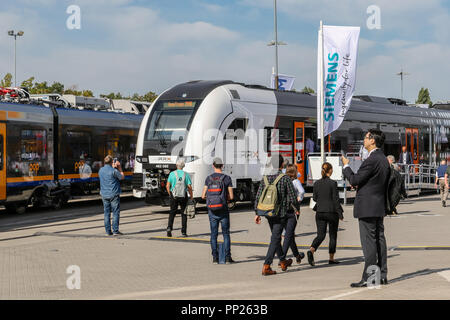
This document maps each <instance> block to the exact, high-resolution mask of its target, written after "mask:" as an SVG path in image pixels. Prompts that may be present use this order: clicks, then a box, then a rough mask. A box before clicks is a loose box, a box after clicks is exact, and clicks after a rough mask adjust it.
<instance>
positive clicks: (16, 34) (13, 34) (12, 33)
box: [8, 30, 24, 87]
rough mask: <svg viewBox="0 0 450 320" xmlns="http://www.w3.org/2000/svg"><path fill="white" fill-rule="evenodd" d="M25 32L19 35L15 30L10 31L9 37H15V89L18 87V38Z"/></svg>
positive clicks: (20, 32)
mask: <svg viewBox="0 0 450 320" xmlns="http://www.w3.org/2000/svg"><path fill="white" fill-rule="evenodd" d="M23 33H24V32H23V31H19V32H17V33H15V32H14V30H10V31H8V35H10V36H12V37H14V87H17V36H19V37H21V36H23Z"/></svg>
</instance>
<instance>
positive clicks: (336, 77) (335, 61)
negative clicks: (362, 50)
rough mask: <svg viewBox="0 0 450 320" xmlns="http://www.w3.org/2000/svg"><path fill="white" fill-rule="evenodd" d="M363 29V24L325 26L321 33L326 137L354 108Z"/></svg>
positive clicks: (322, 108) (321, 85)
mask: <svg viewBox="0 0 450 320" xmlns="http://www.w3.org/2000/svg"><path fill="white" fill-rule="evenodd" d="M359 31H360V30H359V27H339V26H323V31H322V39H320V36H319V54H320V53H322V54H321V57H320V56H319V59H318V61H319V64H320V63H322V66H319V68H318V70H319V74H318V76H319V77H318V80H319V81H318V83H319V84H320V85H319V88H318V99H319V97H320V95H322V97H323V98H322V99H321V101H322V102H321V103H320V104H321V106H320V107H321V108H320V110H323V111H320V115H321V116H323V130H324V131H323V132H324V136H327V135H328V134H330V133H332V132H333V131H335V130H337V129H338V128H339V126H340V125H341V123H342V121H343V120H344V117H345V114H346V112H347V110H348V108H349V107H350V102H351V100H352V97H353V92H354V90H355V82H356V58H357V52H358V38H359ZM321 71H322V72H321ZM320 82H322V83H320ZM318 111H319V110H318ZM319 119H320V118H319V117H318V120H319ZM320 131H321V130H319V132H320Z"/></svg>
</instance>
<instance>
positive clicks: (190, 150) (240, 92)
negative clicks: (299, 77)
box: [133, 81, 450, 205]
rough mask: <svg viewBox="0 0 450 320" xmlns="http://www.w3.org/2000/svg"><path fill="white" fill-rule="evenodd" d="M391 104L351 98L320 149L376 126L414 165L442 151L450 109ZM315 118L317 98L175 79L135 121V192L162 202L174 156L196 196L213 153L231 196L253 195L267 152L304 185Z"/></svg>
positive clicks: (340, 145) (348, 143)
mask: <svg viewBox="0 0 450 320" xmlns="http://www.w3.org/2000/svg"><path fill="white" fill-rule="evenodd" d="M391 101H392V102H391ZM395 103H398V101H396V100H395V99H390V100H388V99H386V98H379V97H370V96H361V97H359V98H355V99H353V101H352V106H351V108H350V110H349V112H348V113H347V115H346V119H345V121H344V122H343V123H342V125H341V127H340V128H339V130H337V131H335V132H334V133H333V134H332V135H330V136H328V138H327V139H326V150H327V151H338V152H346V153H355V152H358V151H359V150H360V147H361V145H362V140H363V137H364V132H365V131H366V130H367V129H369V128H380V129H381V130H382V131H383V132H384V133H385V134H386V142H385V148H384V149H385V150H384V151H385V153H386V154H393V155H394V156H396V157H398V155H399V153H400V150H401V146H402V145H406V146H407V147H408V149H409V150H410V151H411V153H412V155H413V158H414V162H415V163H417V164H418V163H425V164H432V163H436V161H438V160H439V158H443V157H448V156H449V142H448V141H449V139H450V134H449V133H450V130H449V128H450V111H445V110H434V109H420V108H415V107H409V106H402V105H398V104H395ZM316 122H317V121H316V97H315V96H312V95H309V94H302V93H297V92H284V91H276V90H272V89H268V88H266V87H262V86H254V85H245V84H242V83H236V82H233V81H191V82H187V83H183V84H179V85H176V86H174V87H172V88H170V89H168V90H166V91H165V92H163V93H162V94H161V95H160V96H159V97H158V98H157V99H156V100H155V101H154V103H153V104H152V105H151V107H150V108H149V110H148V111H147V113H146V115H145V117H144V119H143V121H142V123H141V127H140V130H139V135H138V140H137V145H136V165H135V169H134V175H133V193H134V196H135V197H139V198H143V197H145V198H146V201H147V202H148V203H152V204H162V205H167V204H168V201H167V200H168V199H167V193H166V190H165V184H166V180H167V177H168V174H169V172H170V171H172V170H174V169H175V163H176V161H177V159H178V157H184V159H185V161H186V167H185V169H184V170H185V171H187V172H188V173H189V174H190V175H191V178H192V182H193V190H194V197H195V198H200V196H201V193H202V190H203V186H204V182H205V179H206V177H207V176H208V175H209V174H211V173H212V172H213V169H212V166H211V163H212V159H213V158H214V157H216V156H219V157H221V158H222V159H223V160H224V162H225V166H224V172H225V173H227V174H228V175H230V176H231V177H232V181H233V186H234V188H235V194H236V198H237V200H241V201H246V200H253V199H252V198H253V195H254V191H255V188H256V187H257V184H258V183H259V182H260V180H261V177H262V174H263V168H264V164H265V163H266V160H267V157H268V156H270V155H272V154H274V153H278V154H281V155H282V156H283V157H284V158H285V159H287V160H288V161H289V162H290V163H294V164H296V165H297V167H298V170H299V172H300V173H301V177H300V180H301V181H302V183H305V182H307V180H306V179H308V177H307V175H306V173H307V163H306V162H305V161H304V159H305V156H306V154H305V153H307V152H308V151H309V152H311V151H317V143H316V137H317V132H316ZM307 139H309V140H311V141H307Z"/></svg>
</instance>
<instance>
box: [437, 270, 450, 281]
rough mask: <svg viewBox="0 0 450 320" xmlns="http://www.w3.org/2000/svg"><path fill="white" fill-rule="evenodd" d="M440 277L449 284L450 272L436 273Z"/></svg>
mask: <svg viewBox="0 0 450 320" xmlns="http://www.w3.org/2000/svg"><path fill="white" fill-rule="evenodd" d="M438 274H439V275H440V276H442V277H443V278H444V279H446V280H447V281H448V282H450V270H447V271H441V272H438Z"/></svg>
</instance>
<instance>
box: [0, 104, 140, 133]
mask: <svg viewBox="0 0 450 320" xmlns="http://www.w3.org/2000/svg"><path fill="white" fill-rule="evenodd" d="M55 110H56V112H57V114H58V118H59V123H60V124H73V125H80V124H83V125H89V126H108V127H109V126H114V127H119V128H139V126H140V123H141V121H142V119H143V117H144V116H143V115H141V114H134V113H121V112H109V111H95V110H79V109H76V108H58V107H56V108H55ZM0 112H6V114H5V119H6V120H11V121H26V122H53V112H52V110H51V108H49V107H46V106H44V105H37V104H22V103H13V102H0Z"/></svg>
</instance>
